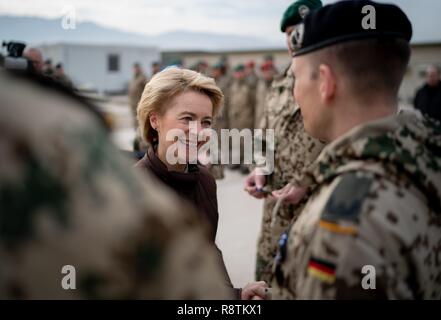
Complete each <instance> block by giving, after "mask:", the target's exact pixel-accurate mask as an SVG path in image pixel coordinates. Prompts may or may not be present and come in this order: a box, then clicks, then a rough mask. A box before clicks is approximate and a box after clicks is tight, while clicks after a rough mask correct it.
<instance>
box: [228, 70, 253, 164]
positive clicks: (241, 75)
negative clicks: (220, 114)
mask: <svg viewBox="0 0 441 320" xmlns="http://www.w3.org/2000/svg"><path fill="white" fill-rule="evenodd" d="M229 94H230V99H229V106H228V110H227V112H228V113H227V115H228V123H229V126H230V129H238V130H239V131H240V130H242V129H252V128H253V125H254V108H255V103H256V91H255V89H254V88H253V87H252V86H251V85H250V84H249V81H248V79H247V77H246V73H245V67H244V65H242V64H240V65H238V66H236V68H235V69H234V80H233V82H232V84H231V87H230V90H229ZM233 152H239V150H232V153H233ZM243 152H244V148H243V141H242V139H241V143H240V161H241V165H240V169H241V170H242V171H243V172H245V171H246V170H247V168H248V166H247V165H244V164H243V159H244V157H243V156H244V155H243ZM233 168H235V167H234V166H233Z"/></svg>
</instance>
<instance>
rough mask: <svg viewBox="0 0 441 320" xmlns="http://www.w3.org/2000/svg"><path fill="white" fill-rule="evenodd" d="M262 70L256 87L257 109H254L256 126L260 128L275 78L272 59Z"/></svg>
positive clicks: (262, 66)
mask: <svg viewBox="0 0 441 320" xmlns="http://www.w3.org/2000/svg"><path fill="white" fill-rule="evenodd" d="M260 70H261V72H262V78H260V79H259V81H258V82H257V88H256V109H255V111H254V128H255V129H259V128H260V125H261V122H262V118H263V112H264V110H265V106H266V101H267V97H268V93H269V91H270V89H271V83H272V82H273V80H274V76H275V74H276V70H275V68H274V65H273V62H272V61H267V62H264V63H263V64H262V65H261V67H260Z"/></svg>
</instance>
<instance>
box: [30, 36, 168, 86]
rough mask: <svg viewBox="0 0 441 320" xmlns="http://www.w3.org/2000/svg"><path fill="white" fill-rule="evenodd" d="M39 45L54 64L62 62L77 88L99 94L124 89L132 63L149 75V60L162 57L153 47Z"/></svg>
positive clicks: (150, 62)
mask: <svg viewBox="0 0 441 320" xmlns="http://www.w3.org/2000/svg"><path fill="white" fill-rule="evenodd" d="M39 48H40V49H41V51H42V53H43V57H44V59H45V60H46V59H51V60H52V64H53V66H55V65H56V64H57V63H62V64H63V67H64V70H65V73H66V74H67V75H68V76H69V77H70V78H71V79H72V81H73V83H74V85H75V86H76V87H77V88H80V89H92V90H93V89H95V90H97V91H99V92H101V93H103V92H121V91H124V90H126V89H127V86H128V82H129V81H130V79H131V77H132V73H133V71H132V70H133V64H134V63H135V62H139V63H140V64H141V66H142V68H143V70H144V72H145V73H146V74H147V75H150V74H151V64H152V62H154V61H159V60H160V58H161V57H160V52H159V50H158V49H157V48H155V47H135V46H123V45H89V44H68V43H59V44H50V45H41V46H39Z"/></svg>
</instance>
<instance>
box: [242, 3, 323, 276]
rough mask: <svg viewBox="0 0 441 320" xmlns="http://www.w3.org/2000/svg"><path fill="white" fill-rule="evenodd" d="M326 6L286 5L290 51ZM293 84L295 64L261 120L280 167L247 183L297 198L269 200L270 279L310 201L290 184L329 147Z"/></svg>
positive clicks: (260, 256) (264, 254) (264, 246)
mask: <svg viewBox="0 0 441 320" xmlns="http://www.w3.org/2000/svg"><path fill="white" fill-rule="evenodd" d="M321 6H322V3H321V1H320V0H298V1H296V2H294V3H293V4H292V5H291V6H289V7H288V8H287V9H286V11H285V13H284V14H283V18H282V22H281V27H280V28H281V31H282V32H284V33H285V34H286V38H287V44H288V52H289V54H290V55H292V53H293V48H292V46H291V44H290V42H289V39H290V36H291V33H292V32H295V31H296V28H297V25H298V24H299V23H300V22H301V21H302V18H303V17H304V16H305V15H306V14H307V13H308V12H309V11H312V10H314V9H317V8H319V7H321ZM293 85H294V77H293V76H292V73H291V72H290V69H289V68H288V69H286V70H285V72H284V73H283V74H281V75H280V76H278V77H276V78H275V79H274V81H273V83H272V86H271V90H270V92H269V93H268V98H267V102H266V107H265V110H264V114H263V119H262V122H261V128H263V129H274V136H275V146H274V148H275V150H274V156H275V163H274V172H273V173H272V174H271V175H269V176H264V175H260V174H259V168H256V169H255V170H254V171H253V172H252V173H251V174H250V175H249V177H248V178H247V181H246V186H245V190H246V191H247V192H249V193H250V194H251V195H252V196H254V197H256V198H263V197H265V193H264V192H262V188H263V187H264V186H265V185H266V186H267V187H269V188H270V190H271V191H273V195H275V196H277V197H279V192H280V193H282V195H281V196H280V198H285V199H291V201H292V202H293V203H290V202H288V201H286V202H285V203H283V204H282V205H281V206H280V208H279V209H278V210H275V209H274V208H275V206H276V203H277V202H276V199H274V198H273V197H266V198H265V200H264V209H263V217H262V225H261V230H260V235H259V240H258V245H257V246H258V247H257V261H256V280H263V281H266V282H268V283H271V280H272V277H273V271H272V269H273V266H274V258H275V256H276V253H277V241H278V240H279V238H280V235H281V234H282V233H283V232H284V231H285V230H286V228H287V227H288V226H289V224H290V222H291V221H293V220H295V219H296V218H297V216H298V215H299V213H300V211H301V209H302V208H303V204H304V202H302V203H300V204H297V203H296V202H298V199H299V198H300V197H301V196H303V195H304V192H305V191H304V190H305V189H304V188H303V189H296V188H294V187H292V186H291V184H290V183H291V182H292V181H294V183H295V184H296V185H298V184H300V182H301V181H302V179H303V173H304V170H305V169H306V167H307V166H308V165H310V164H311V163H312V162H313V161H314V160H315V159H316V157H317V156H318V154H319V153H320V151H321V149H322V148H323V144H322V143H321V142H319V141H318V140H316V139H313V138H311V136H310V135H309V134H307V133H306V132H305V129H304V127H303V121H302V115H301V113H300V109H299V107H298V105H297V104H296V103H295V100H294V97H293V93H292V89H293ZM262 138H263V137H262ZM267 147H268V146H267ZM279 190H281V191H279ZM286 190H287V191H286ZM299 193H300V195H299ZM279 201H281V200H279ZM276 209H277V207H276ZM273 211H276V212H274V213H273Z"/></svg>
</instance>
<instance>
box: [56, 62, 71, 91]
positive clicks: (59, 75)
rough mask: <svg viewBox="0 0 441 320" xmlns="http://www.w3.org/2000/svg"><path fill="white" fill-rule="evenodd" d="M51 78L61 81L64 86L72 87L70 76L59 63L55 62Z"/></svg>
mask: <svg viewBox="0 0 441 320" xmlns="http://www.w3.org/2000/svg"><path fill="white" fill-rule="evenodd" d="M53 78H54V80H55V81H58V82H60V83H62V84H63V85H64V86H66V87H68V88H73V84H72V80H70V78H69V77H68V76H67V75H66V73H65V72H64V68H63V65H62V64H61V63H57V65H56V66H55V71H54V76H53Z"/></svg>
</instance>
